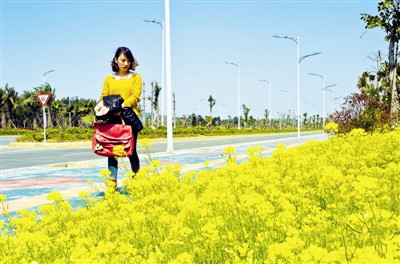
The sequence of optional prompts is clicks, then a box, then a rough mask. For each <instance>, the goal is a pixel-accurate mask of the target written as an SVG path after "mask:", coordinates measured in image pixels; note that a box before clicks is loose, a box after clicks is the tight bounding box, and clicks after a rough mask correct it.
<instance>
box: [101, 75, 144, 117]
mask: <svg viewBox="0 0 400 264" xmlns="http://www.w3.org/2000/svg"><path fill="white" fill-rule="evenodd" d="M141 93H142V77H141V76H140V74H138V73H129V74H128V75H127V76H123V77H119V76H116V75H114V74H113V75H111V74H110V75H107V76H106V78H105V80H104V84H103V90H102V91H101V96H100V100H102V99H103V97H104V96H107V95H113V94H119V95H121V97H122V98H123V99H124V105H125V107H132V109H133V111H135V113H136V114H137V115H139V109H138V103H139V101H140V95H141Z"/></svg>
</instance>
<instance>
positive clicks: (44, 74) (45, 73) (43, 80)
mask: <svg viewBox="0 0 400 264" xmlns="http://www.w3.org/2000/svg"><path fill="white" fill-rule="evenodd" d="M51 72H54V70H50V71H47V72H44V73H43V79H42V84H43V85H44V84H45V77H46V75H47V74H49V73H51Z"/></svg>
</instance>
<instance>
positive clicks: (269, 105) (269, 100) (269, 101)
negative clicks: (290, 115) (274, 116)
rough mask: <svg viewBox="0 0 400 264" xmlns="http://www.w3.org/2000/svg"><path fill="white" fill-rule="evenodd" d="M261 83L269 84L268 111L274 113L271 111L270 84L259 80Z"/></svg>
mask: <svg viewBox="0 0 400 264" xmlns="http://www.w3.org/2000/svg"><path fill="white" fill-rule="evenodd" d="M259 81H260V82H265V83H268V110H269V112H270V113H272V111H271V87H270V83H269V81H267V80H259Z"/></svg>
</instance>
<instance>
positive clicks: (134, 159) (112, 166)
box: [108, 117, 140, 180]
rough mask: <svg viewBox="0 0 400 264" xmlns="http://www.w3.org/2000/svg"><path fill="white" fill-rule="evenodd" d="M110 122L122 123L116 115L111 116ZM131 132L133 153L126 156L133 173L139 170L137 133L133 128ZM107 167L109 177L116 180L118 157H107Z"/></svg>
mask: <svg viewBox="0 0 400 264" xmlns="http://www.w3.org/2000/svg"><path fill="white" fill-rule="evenodd" d="M110 123H113V124H121V123H122V122H121V118H120V117H118V118H117V117H116V118H113V120H110ZM132 133H133V139H134V145H133V153H132V155H131V156H129V157H128V158H129V161H130V163H131V168H132V171H133V172H134V173H137V172H138V171H139V169H140V162H139V156H138V154H137V151H136V147H137V138H138V133H137V132H134V131H133V130H132ZM108 169H109V170H110V172H111V179H112V180H117V175H118V159H116V158H113V157H109V158H108Z"/></svg>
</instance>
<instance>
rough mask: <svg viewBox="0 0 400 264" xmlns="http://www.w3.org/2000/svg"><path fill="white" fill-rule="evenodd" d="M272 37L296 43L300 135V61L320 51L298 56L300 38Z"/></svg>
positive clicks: (298, 133) (298, 128)
mask: <svg viewBox="0 0 400 264" xmlns="http://www.w3.org/2000/svg"><path fill="white" fill-rule="evenodd" d="M273 37H274V38H284V39H289V40H292V41H293V42H294V43H296V45H297V137H300V62H301V61H302V60H304V59H305V58H308V57H311V56H315V55H318V54H321V52H313V53H311V54H308V55H304V56H302V57H300V39H299V37H296V38H293V37H288V36H278V35H273Z"/></svg>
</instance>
